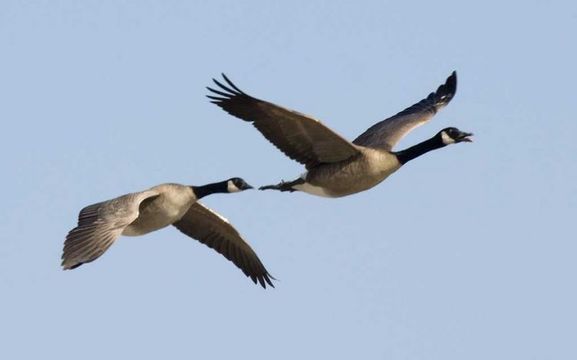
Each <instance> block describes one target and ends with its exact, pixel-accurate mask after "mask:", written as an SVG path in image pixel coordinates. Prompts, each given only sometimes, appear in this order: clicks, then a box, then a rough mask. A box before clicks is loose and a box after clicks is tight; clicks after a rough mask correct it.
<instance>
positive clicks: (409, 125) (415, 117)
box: [353, 71, 457, 150]
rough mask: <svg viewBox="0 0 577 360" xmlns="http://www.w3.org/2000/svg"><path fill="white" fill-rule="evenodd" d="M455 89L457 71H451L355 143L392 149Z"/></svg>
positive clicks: (445, 100)
mask: <svg viewBox="0 0 577 360" xmlns="http://www.w3.org/2000/svg"><path fill="white" fill-rule="evenodd" d="M456 91H457V73H456V72H454V71H453V73H452V74H451V76H449V77H448V78H447V81H446V82H445V83H444V84H443V85H441V86H439V88H438V89H437V91H435V92H432V93H430V94H429V96H427V97H426V98H425V99H423V100H421V101H419V102H418V103H416V104H414V105H413V106H410V107H408V108H406V109H405V110H403V111H401V112H400V113H398V114H397V115H394V116H392V117H390V118H388V119H385V120H383V121H381V122H378V123H376V124H375V125H373V126H371V127H370V128H368V129H367V130H366V131H365V132H364V133H362V134H361V135H360V136H359V137H357V138H356V139H355V140H354V141H353V143H354V144H356V145H361V146H367V147H373V148H381V149H385V150H392V149H393V147H394V146H395V144H397V143H398V142H399V141H400V140H401V139H402V138H403V137H404V136H405V135H407V134H408V133H409V132H411V131H412V130H413V129H414V128H416V127H418V126H421V125H423V124H424V123H426V122H427V121H429V120H430V119H431V118H432V117H433V116H434V115H435V114H436V113H437V111H439V110H440V109H441V108H443V107H444V106H445V105H447V104H448V103H449V101H451V99H452V98H453V96H454V95H455V92H456Z"/></svg>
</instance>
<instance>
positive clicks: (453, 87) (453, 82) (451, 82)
mask: <svg viewBox="0 0 577 360" xmlns="http://www.w3.org/2000/svg"><path fill="white" fill-rule="evenodd" d="M456 92H457V71H453V72H452V73H451V75H449V77H448V78H447V80H446V81H445V83H444V84H443V85H441V86H439V87H438V88H437V91H435V92H434V93H432V94H431V95H430V96H434V97H435V98H436V104H437V106H439V105H441V106H442V105H446V104H447V103H449V101H451V99H452V98H453V96H455V93H456Z"/></svg>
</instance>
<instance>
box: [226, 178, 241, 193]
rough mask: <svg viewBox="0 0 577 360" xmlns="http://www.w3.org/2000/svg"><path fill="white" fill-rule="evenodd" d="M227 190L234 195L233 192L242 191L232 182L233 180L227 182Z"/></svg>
mask: <svg viewBox="0 0 577 360" xmlns="http://www.w3.org/2000/svg"><path fill="white" fill-rule="evenodd" d="M226 190H227V191H228V192H229V193H233V192H239V191H240V189H239V188H238V187H237V186H236V185H235V184H234V183H233V182H232V180H229V181H227V182H226Z"/></svg>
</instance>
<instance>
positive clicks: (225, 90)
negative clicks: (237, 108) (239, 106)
mask: <svg viewBox="0 0 577 360" xmlns="http://www.w3.org/2000/svg"><path fill="white" fill-rule="evenodd" d="M221 75H222V78H223V79H224V81H225V82H226V84H227V85H225V84H223V83H222V82H220V81H218V80H217V79H214V78H213V79H212V81H213V82H214V83H215V84H216V85H217V86H218V87H219V88H220V89H218V90H217V89H213V88H211V87H210V86H207V87H206V89H207V90H208V91H210V92H211V93H213V94H216V95H218V96H215V95H206V97H207V98H209V99H210V100H211V101H210V102H211V103H213V104H218V103H220V102H222V101H226V100H230V99H232V98H233V97H235V96H239V95H245V96H248V95H247V94H245V93H244V92H243V91H242V90H241V89H239V88H238V87H237V86H236V85H235V84H233V82H232V81H230V79H229V78H228V77H227V76H226V75H225V74H224V73H222V74H221Z"/></svg>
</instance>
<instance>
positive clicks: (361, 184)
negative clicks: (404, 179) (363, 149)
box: [295, 162, 400, 197]
mask: <svg viewBox="0 0 577 360" xmlns="http://www.w3.org/2000/svg"><path fill="white" fill-rule="evenodd" d="M399 168H400V164H398V165H397V164H395V163H391V164H390V165H389V166H382V167H377V166H374V165H372V164H370V163H367V162H361V163H354V164H350V163H349V164H340V163H337V164H326V165H322V166H319V167H318V168H315V169H312V170H310V171H309V172H308V173H307V174H306V178H305V180H306V183H305V184H303V185H301V186H300V187H301V188H299V187H298V186H295V188H297V189H298V190H301V191H305V192H308V193H310V194H313V195H319V196H327V197H342V196H347V195H351V194H355V193H358V192H361V191H365V190H368V189H370V188H372V187H374V186H375V185H377V184H379V183H380V182H382V181H383V180H385V179H386V178H387V177H388V176H389V175H391V174H392V173H394V172H395V171H397V170H398V169H399Z"/></svg>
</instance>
